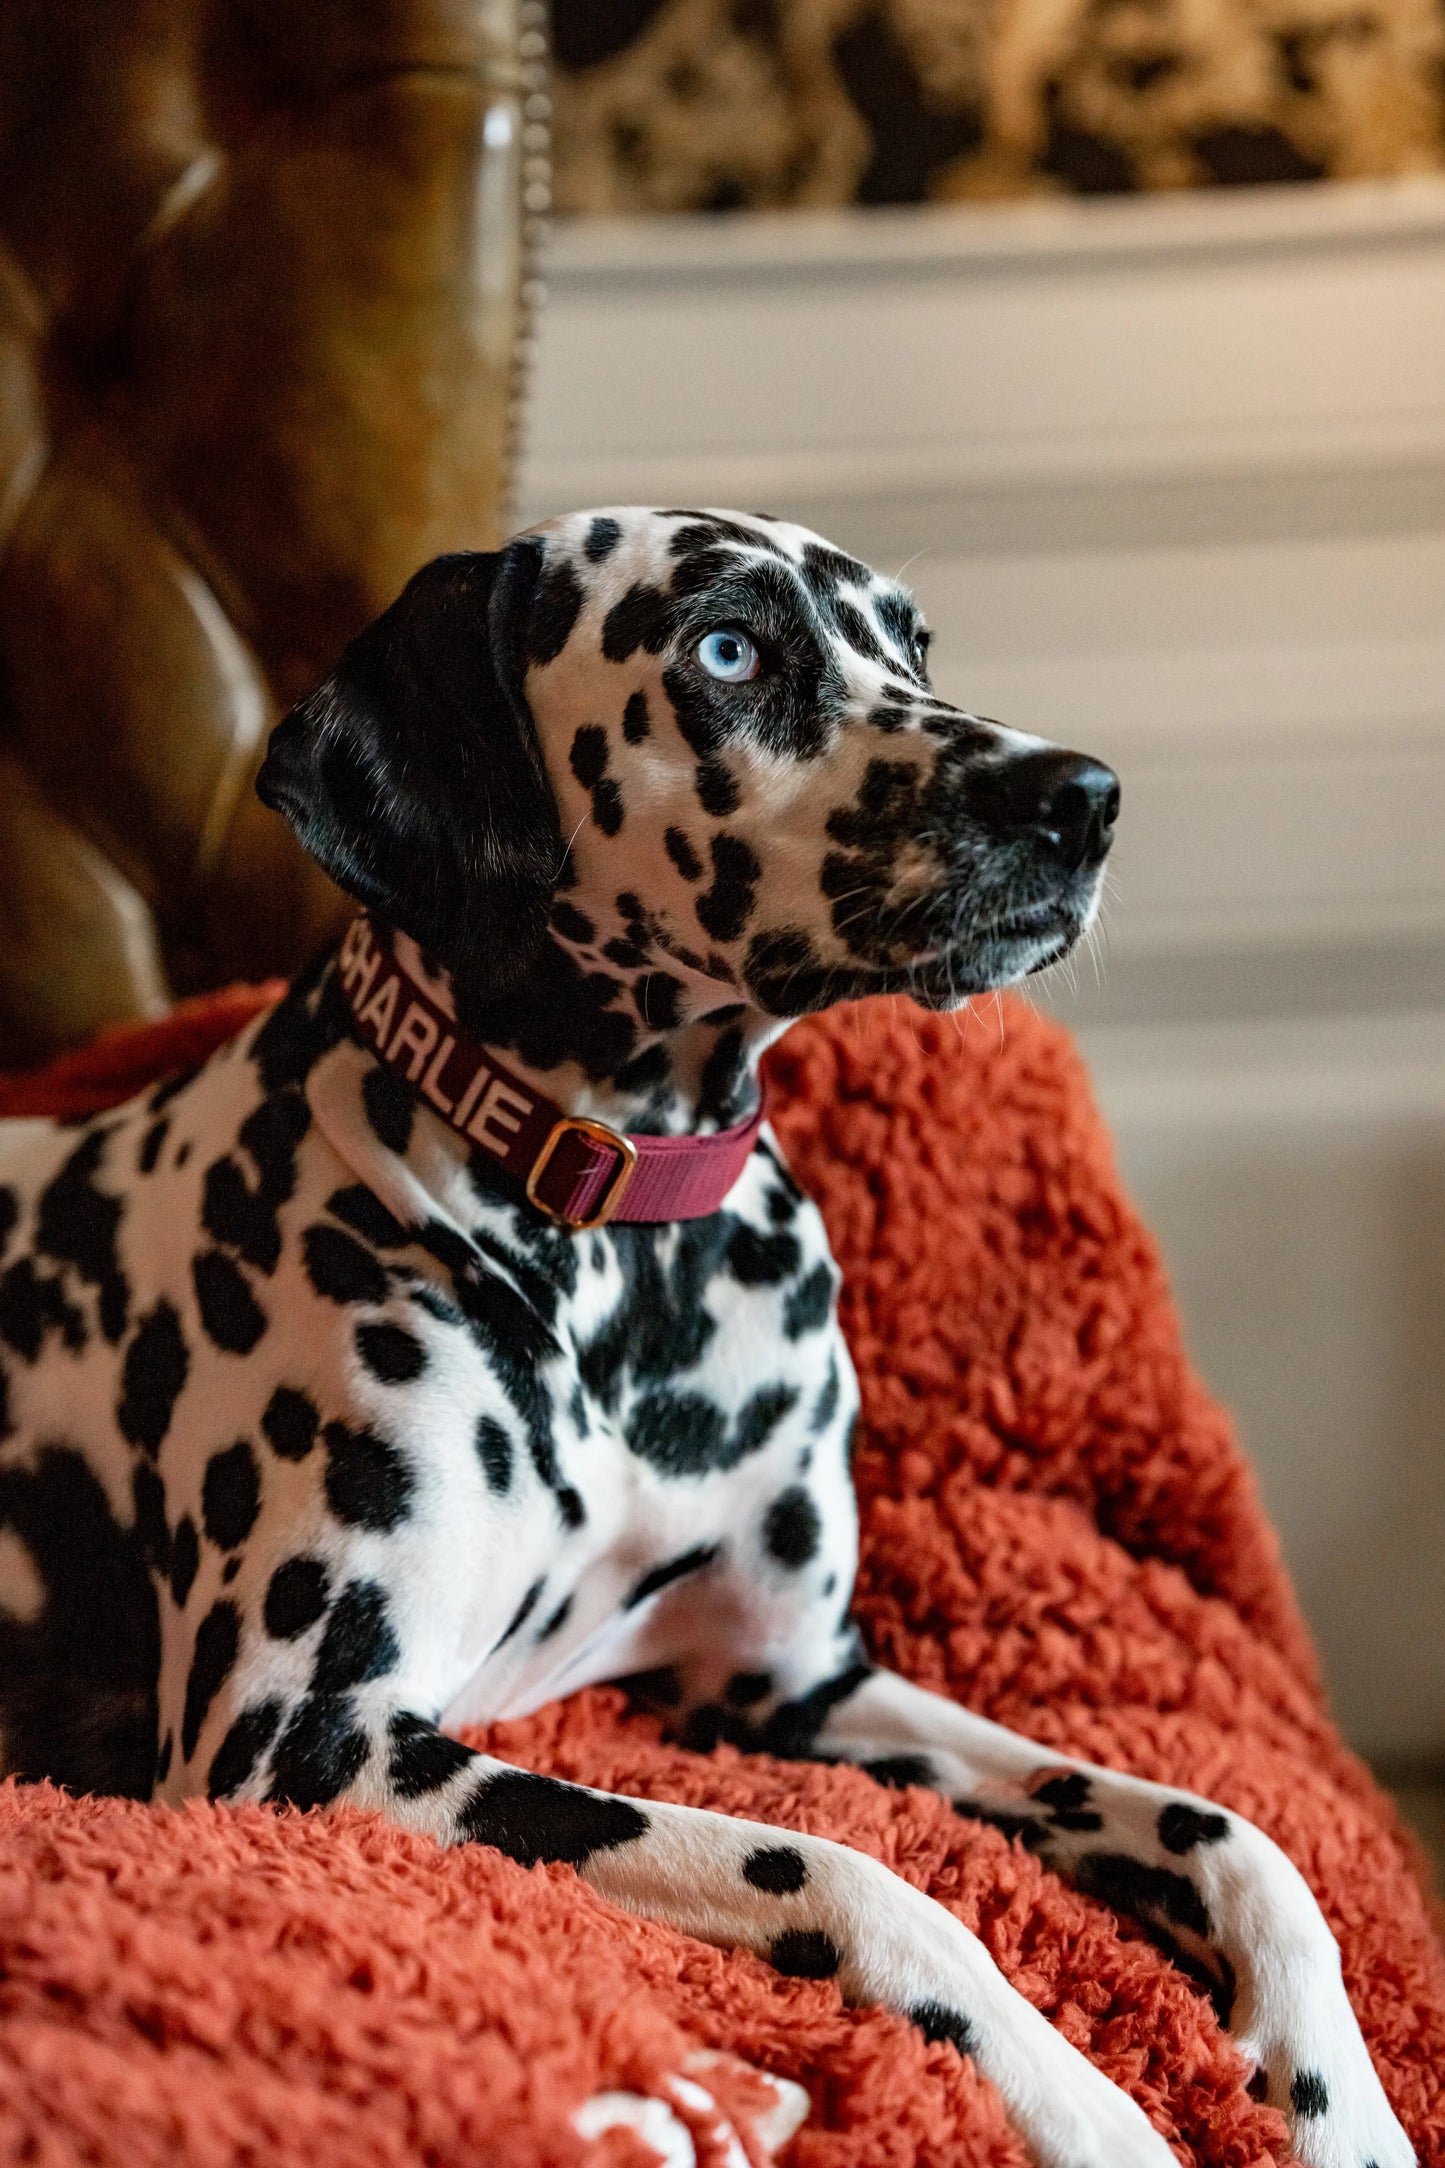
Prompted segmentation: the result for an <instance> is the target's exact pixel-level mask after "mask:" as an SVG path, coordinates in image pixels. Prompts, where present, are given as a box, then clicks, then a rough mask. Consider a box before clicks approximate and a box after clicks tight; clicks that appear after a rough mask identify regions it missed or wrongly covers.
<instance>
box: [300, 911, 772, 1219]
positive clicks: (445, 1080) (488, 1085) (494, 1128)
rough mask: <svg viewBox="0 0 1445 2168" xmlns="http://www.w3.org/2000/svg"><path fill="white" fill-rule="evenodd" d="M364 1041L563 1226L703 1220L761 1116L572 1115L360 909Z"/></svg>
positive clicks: (356, 968) (358, 1011)
mask: <svg viewBox="0 0 1445 2168" xmlns="http://www.w3.org/2000/svg"><path fill="white" fill-rule="evenodd" d="M338 963H339V968H340V977H341V986H342V990H343V992H344V993H345V995H346V999H347V1002H348V1003H349V1005H350V1008H351V1015H352V1020H353V1023H354V1026H355V1029H356V1034H357V1036H358V1038H359V1039H360V1040H361V1042H362V1044H363V1045H364V1046H366V1047H367V1048H368V1049H369V1050H370V1051H371V1052H373V1053H375V1054H376V1055H377V1056H378V1058H379V1059H380V1060H382V1061H384V1062H385V1063H386V1064H387V1066H388V1067H389V1068H391V1069H394V1070H396V1072H397V1073H398V1075H400V1076H402V1077H404V1078H405V1079H406V1082H407V1083H408V1084H410V1085H412V1086H413V1087H414V1088H415V1090H416V1091H417V1093H418V1094H419V1095H420V1097H421V1098H422V1099H423V1100H424V1101H425V1102H426V1103H427V1105H428V1106H430V1107H431V1108H432V1109H433V1111H434V1112H435V1113H437V1114H438V1115H439V1116H440V1117H441V1119H442V1120H443V1121H445V1122H446V1123H447V1124H448V1125H449V1126H450V1127H451V1128H452V1129H454V1130H455V1131H456V1132H457V1134H458V1135H459V1136H464V1137H467V1138H468V1139H470V1141H471V1142H472V1143H474V1144H477V1145H479V1146H480V1147H481V1149H482V1150H483V1151H485V1152H489V1153H490V1154H491V1155H492V1157H493V1158H494V1159H495V1160H496V1161H497V1163H498V1164H499V1165H500V1166H501V1167H503V1168H504V1169H505V1170H506V1172H507V1173H508V1174H510V1175H511V1176H513V1178H514V1179H515V1180H516V1181H517V1182H518V1184H519V1185H520V1186H521V1188H522V1190H523V1192H524V1194H525V1195H526V1196H527V1198H528V1199H529V1200H530V1202H531V1203H532V1204H534V1205H535V1206H536V1207H537V1208H538V1210H539V1211H541V1212H544V1213H545V1214H546V1215H547V1216H548V1218H549V1219H554V1220H557V1221H559V1222H560V1223H561V1224H562V1225H563V1226H565V1227H571V1228H574V1229H581V1228H587V1227H600V1226H603V1225H605V1223H606V1222H607V1221H608V1220H612V1219H616V1220H630V1221H651V1222H657V1221H661V1220H677V1219H701V1218H703V1217H704V1216H705V1215H706V1214H708V1213H710V1212H715V1211H716V1210H717V1209H718V1207H719V1206H720V1205H721V1203H722V1201H723V1199H724V1198H725V1197H726V1195H727V1193H728V1191H729V1190H730V1189H731V1188H732V1186H733V1183H734V1182H735V1181H736V1180H737V1178H738V1176H739V1175H740V1174H741V1173H742V1170H743V1167H744V1166H745V1164H746V1162H747V1159H748V1156H749V1154H750V1153H751V1151H752V1148H753V1145H754V1143H755V1142H756V1140H757V1135H758V1131H759V1130H760V1129H761V1127H762V1124H763V1108H762V1106H761V1104H760V1105H759V1107H758V1110H757V1112H756V1113H755V1114H753V1115H752V1116H750V1118H749V1119H748V1120H747V1121H745V1122H739V1123H737V1124H736V1125H735V1126H734V1127H733V1128H731V1129H724V1130H719V1131H718V1132H717V1133H716V1134H715V1135H713V1136H708V1137H646V1136H636V1137H632V1136H625V1135H623V1133H622V1132H621V1131H620V1130H616V1129H611V1128H609V1127H608V1126H607V1124H606V1123H605V1122H598V1121H593V1120H591V1119H590V1118H589V1117H587V1116H584V1115H574V1114H566V1113H564V1112H563V1110H562V1108H561V1107H559V1106H558V1105H557V1104H556V1102H555V1101H554V1100H552V1099H549V1098H548V1097H547V1096H546V1095H545V1094H544V1093H541V1092H539V1091H537V1090H536V1089H535V1088H534V1087H532V1086H531V1085H529V1084H527V1083H526V1082H525V1081H524V1080H523V1079H522V1078H521V1077H518V1076H516V1075H514V1073H513V1072H512V1071H511V1070H510V1069H508V1068H507V1066H506V1064H505V1063H504V1062H502V1061H499V1060H498V1058H497V1056H496V1055H495V1054H494V1053H492V1052H491V1050H490V1049H489V1048H486V1047H482V1046H479V1045H477V1044H476V1043H475V1042H474V1041H473V1040H470V1039H468V1038H467V1037H466V1036H465V1034H464V1033H463V1032H462V1031H461V1030H460V1028H459V1026H458V1024H457V1019H456V1009H455V1005H454V1003H453V1001H452V997H451V991H450V989H449V988H448V987H447V986H446V985H445V984H444V983H443V982H441V981H440V980H438V979H436V978H434V977H433V976H432V975H431V974H430V973H429V972H428V971H427V969H426V966H425V964H424V963H423V962H422V958H421V952H420V950H419V949H418V948H417V946H416V943H415V942H414V941H413V940H412V939H411V938H410V936H409V935H407V934H404V933H395V932H392V931H390V930H389V929H388V928H386V927H384V926H382V925H380V924H378V923H377V922H376V921H374V920H372V919H371V918H369V917H367V916H366V915H365V914H364V913H363V914H362V915H361V916H359V917H357V918H354V919H353V920H352V922H351V924H350V926H349V927H348V928H347V930H346V934H345V936H344V938H343V940H342V943H341V949H340V954H339V958H338Z"/></svg>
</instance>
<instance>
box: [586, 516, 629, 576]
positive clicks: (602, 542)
mask: <svg viewBox="0 0 1445 2168" xmlns="http://www.w3.org/2000/svg"><path fill="white" fill-rule="evenodd" d="M621 540H622V526H621V522H620V521H618V520H615V519H607V518H605V517H603V516H602V515H600V514H599V516H598V517H597V518H596V519H594V520H593V522H592V524H591V526H590V527H589V528H588V530H587V540H586V541H585V543H584V544H583V545H582V548H583V554H584V556H585V557H586V559H587V562H588V564H589V565H600V564H601V563H602V561H603V559H604V558H606V557H610V556H611V555H612V552H613V551H614V550H615V549H616V547H617V545H618V543H619V542H620V541H621Z"/></svg>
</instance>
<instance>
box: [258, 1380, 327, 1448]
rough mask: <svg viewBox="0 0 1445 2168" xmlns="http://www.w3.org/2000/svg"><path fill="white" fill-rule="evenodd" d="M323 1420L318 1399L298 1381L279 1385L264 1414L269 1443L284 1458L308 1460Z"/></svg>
mask: <svg viewBox="0 0 1445 2168" xmlns="http://www.w3.org/2000/svg"><path fill="white" fill-rule="evenodd" d="M320 1423H321V1418H320V1416H319V1415H318V1414H317V1412H316V1405H315V1402H314V1401H313V1400H311V1399H310V1397H309V1396H308V1395H307V1394H305V1393H303V1392H298V1391H297V1389H296V1387H295V1386H294V1385H278V1386H277V1388H276V1390H275V1392H274V1393H273V1394H272V1395H271V1398H270V1399H269V1400H268V1401H267V1403H266V1412H265V1414H264V1415H263V1416H262V1417H261V1428H262V1430H263V1432H264V1433H265V1436H266V1440H267V1443H268V1444H269V1445H270V1447H271V1450H272V1452H273V1453H278V1454H279V1455H280V1457H281V1459H282V1460H305V1458H306V1455H307V1454H308V1453H309V1452H310V1451H311V1448H312V1446H313V1445H314V1444H315V1443H316V1432H317V1430H318V1428H319V1427H320Z"/></svg>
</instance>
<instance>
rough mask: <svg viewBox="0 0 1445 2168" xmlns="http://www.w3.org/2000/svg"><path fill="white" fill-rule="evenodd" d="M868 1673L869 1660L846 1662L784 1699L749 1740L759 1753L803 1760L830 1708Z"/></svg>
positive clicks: (870, 1670) (846, 1697)
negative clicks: (804, 1690) (790, 1698)
mask: <svg viewBox="0 0 1445 2168" xmlns="http://www.w3.org/2000/svg"><path fill="white" fill-rule="evenodd" d="M855 1642H856V1636H855ZM872 1676H873V1666H872V1665H871V1664H867V1663H863V1662H861V1661H860V1662H857V1663H851V1664H848V1665H846V1666H845V1667H844V1668H843V1669H842V1670H841V1671H839V1672H838V1673H837V1674H836V1676H835V1677H833V1678H831V1679H824V1680H823V1681H822V1682H821V1684H820V1685H818V1686H815V1687H814V1688H813V1689H812V1691H811V1692H810V1693H807V1694H802V1695H800V1696H799V1698H798V1699H797V1700H796V1701H785V1702H783V1703H782V1704H781V1706H780V1707H778V1708H776V1709H774V1711H773V1713H772V1715H771V1716H770V1717H769V1718H768V1720H767V1722H766V1723H765V1724H764V1725H762V1727H761V1728H760V1729H759V1731H758V1732H757V1735H756V1738H755V1739H754V1741H753V1744H754V1745H755V1746H756V1748H757V1750H758V1751H759V1752H760V1753H764V1754H776V1755H778V1757H779V1758H780V1759H781V1760H783V1761H802V1760H805V1759H806V1758H807V1756H808V1755H809V1754H810V1753H811V1751H812V1747H813V1742H814V1741H815V1740H816V1738H817V1736H818V1734H819V1732H820V1731H821V1730H822V1728H823V1726H824V1725H825V1724H826V1723H827V1721H828V1718H829V1717H830V1716H831V1715H832V1713H833V1711H834V1710H835V1709H837V1708H841V1706H842V1704H843V1703H844V1702H845V1701H848V1700H850V1699H851V1697H852V1696H853V1695H854V1694H856V1693H857V1691H858V1689H859V1687H860V1686H861V1685H862V1684H863V1682H864V1680H865V1679H870V1678H872Z"/></svg>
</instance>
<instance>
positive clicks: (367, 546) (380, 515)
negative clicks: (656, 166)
mask: <svg viewBox="0 0 1445 2168" xmlns="http://www.w3.org/2000/svg"><path fill="white" fill-rule="evenodd" d="M544 49H545V39H544V35H543V11H542V5H541V0H306V4H305V5H304V6H297V5H296V0H0V1063H5V1062H9V1063H13V1062H17V1061H20V1060H23V1059H29V1058H34V1057H37V1056H39V1055H41V1054H44V1053H46V1052H48V1051H50V1050H52V1049H54V1048H56V1047H59V1046H63V1045H65V1044H68V1043H73V1042H74V1041H76V1040H79V1039H82V1038H84V1037H86V1036H88V1035H89V1034H90V1033H92V1032H93V1031H94V1030H95V1029H96V1028H97V1027H98V1026H100V1025H102V1024H105V1023H109V1022H115V1021H119V1020H121V1019H125V1018H134V1017H140V1016H146V1015H153V1014H155V1013H157V1012H158V1011H160V1010H161V1009H163V1008H164V1007H165V1006H166V1005H167V1003H168V1002H169V1000H170V999H171V998H172V995H173V994H174V993H178V992H183V991H189V990H192V989H195V988H199V987H203V986H207V985H211V984H214V983H216V982H218V981H220V980H223V979H227V978H230V977H234V976H237V975H248V976H257V975H261V974H265V973H267V972H271V971H289V970H291V969H292V968H294V966H295V965H296V964H297V963H298V962H299V961H300V960H301V959H302V958H303V957H304V956H305V955H306V954H307V952H308V951H309V949H310V948H311V947H312V946H313V945H314V944H315V942H316V941H317V940H318V939H319V938H320V937H321V936H322V935H323V934H324V933H325V932H326V931H327V930H328V929H329V928H330V927H332V926H333V925H334V924H335V922H336V919H337V916H338V913H339V912H340V911H341V910H342V909H343V905H342V902H341V899H340V898H339V896H338V895H337V893H336V891H335V890H334V889H332V888H331V887H330V886H329V885H328V884H327V883H326V881H325V880H324V879H323V878H322V876H321V875H320V874H319V873H318V872H317V871H316V869H315V868H314V867H312V866H311V865H310V864H309V862H308V861H307V860H306V859H305V858H303V856H302V854H301V852H300V851H299V849H298V848H297V846H296V845H295V844H294V843H293V841H292V839H291V837H290V834H289V832H288V831H287V830H286V829H285V828H284V826H283V824H282V823H281V822H280V821H279V820H278V819H277V818H276V816H274V815H273V814H271V813H268V812H266V811H265V810H264V809H263V808H262V807H261V805H260V804H259V803H258V802H257V800H256V799H255V797H254V795H253V793H252V789H251V782H252V777H253V775H254V773H255V770H256V767H257V764H258V762H259V760H260V757H261V752H262V748H263V745H264V741H265V737H266V734H267V731H268V729H269V727H270V724H271V722H272V720H273V718H274V715H275V713H276V711H277V709H278V707H280V706H283V705H284V704H286V703H287V702H288V701H289V700H290V699H291V698H292V697H293V696H294V695H295V693H296V692H297V691H298V690H299V689H300V688H301V687H303V686H305V685H306V684H308V683H309V682H311V681H314V679H315V678H316V677H317V676H318V675H320V674H321V672H322V671H323V670H324V669H325V668H326V667H327V666H328V664H329V663H330V661H331V660H332V659H333V657H334V655H335V653H336V651H337V649H338V648H339V647H340V645H341V644H342V642H343V641H345V640H346V639H347V638H348V637H349V636H350V635H351V634H352V633H353V632H355V631H356V630H357V629H358V628H359V627H360V626H361V625H362V624H364V623H365V622H366V621H367V620H368V619H369V618H370V617H372V616H374V615H375V614H376V612H377V611H378V610H379V609H380V608H381V607H383V606H384V604H385V603H387V602H388V601H389V600H390V599H391V597H392V596H393V595H394V594H395V593H396V591H397V590H398V588H399V587H400V586H401V585H402V583H403V581H404V580H405V579H406V578H407V576H408V575H409V574H410V573H411V572H412V571H413V570H414V569H415V567H416V566H417V565H418V564H419V563H421V562H422V561H423V560H424V559H426V558H428V557H430V556H432V555H434V554H435V553H436V552H437V551H439V550H444V549H455V548H465V547H473V548H475V547H488V546H490V545H492V544H493V543H494V542H495V540H496V539H497V537H498V533H499V529H500V528H501V526H502V523H503V519H504V510H505V492H506V478H507V468H508V458H509V446H510V434H511V414H512V406H513V402H514V398H515V391H516V383H515V378H516V371H517V367H518V357H519V354H520V353H521V351H522V350H523V348H524V346H525V344H526V341H525V338H524V333H525V328H526V326H525V316H526V307H527V297H528V290H529V289H528V284H527V254H528V233H529V226H530V224H531V222H532V221H533V220H534V219H535V217H536V215H537V214H539V213H540V212H541V211H542V210H544V209H545V184H546V149H547V138H546V99H545V94H544V86H543V84H542V82H541V80H540V74H541V67H542V58H543V53H544Z"/></svg>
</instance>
